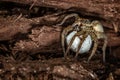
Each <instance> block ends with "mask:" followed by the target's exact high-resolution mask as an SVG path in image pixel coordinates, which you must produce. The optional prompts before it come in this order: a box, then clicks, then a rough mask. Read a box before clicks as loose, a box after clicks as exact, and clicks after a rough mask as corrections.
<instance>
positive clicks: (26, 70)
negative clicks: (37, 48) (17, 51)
mask: <svg viewBox="0 0 120 80" xmlns="http://www.w3.org/2000/svg"><path fill="white" fill-rule="evenodd" d="M0 65H1V68H0V79H1V80H15V79H16V80H18V79H20V80H36V79H37V80H50V79H54V80H61V79H65V80H68V79H72V80H78V79H81V80H86V79H87V80H96V79H97V76H96V75H95V74H94V73H92V72H90V71H87V70H86V69H84V68H83V67H82V66H81V64H80V63H78V62H77V63H76V62H70V63H67V62H65V61H64V59H61V58H60V59H59V58H58V59H53V60H49V61H44V62H42V61H37V62H36V61H31V62H29V61H26V62H15V61H10V60H7V59H6V60H4V59H2V61H1V60H0ZM68 66H69V67H68Z"/></svg>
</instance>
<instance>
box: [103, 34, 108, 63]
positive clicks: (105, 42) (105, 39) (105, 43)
mask: <svg viewBox="0 0 120 80" xmlns="http://www.w3.org/2000/svg"><path fill="white" fill-rule="evenodd" d="M107 43H108V42H107V36H105V38H104V44H103V47H102V51H103V62H105V51H106V47H107Z"/></svg>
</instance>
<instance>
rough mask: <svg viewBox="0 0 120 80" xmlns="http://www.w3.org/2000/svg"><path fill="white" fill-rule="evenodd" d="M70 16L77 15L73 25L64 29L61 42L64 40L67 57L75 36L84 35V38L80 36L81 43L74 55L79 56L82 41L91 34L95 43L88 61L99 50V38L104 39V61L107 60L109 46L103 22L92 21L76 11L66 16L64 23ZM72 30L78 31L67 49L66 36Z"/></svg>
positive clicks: (63, 47)
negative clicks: (80, 15)
mask: <svg viewBox="0 0 120 80" xmlns="http://www.w3.org/2000/svg"><path fill="white" fill-rule="evenodd" d="M69 17H75V22H74V23H73V24H72V25H70V26H68V27H66V28H65V29H64V30H63V31H62V35H61V42H62V49H63V52H64V57H65V58H66V57H67V54H68V52H69V50H70V48H71V45H72V43H73V41H74V40H75V38H76V37H79V38H80V36H81V35H82V38H80V39H81V41H80V44H79V46H78V48H77V51H76V54H75V57H74V58H77V56H78V54H80V51H79V50H80V48H81V45H82V43H83V42H84V40H85V38H86V37H87V36H88V35H90V36H91V39H92V41H93V42H94V44H93V49H92V52H91V54H90V56H89V58H88V62H89V61H90V60H91V58H92V57H93V55H94V54H95V52H96V50H97V47H98V40H99V39H103V40H104V44H103V47H102V51H103V61H104V62H105V50H106V46H107V37H106V35H105V33H104V30H103V26H102V24H101V23H100V22H99V21H97V20H94V21H92V22H91V21H90V20H89V19H84V18H80V17H79V16H78V14H75V13H73V14H70V15H68V16H66V17H65V18H64V19H63V21H62V23H63V22H65V20H66V19H68V18H69ZM72 31H76V32H77V33H75V35H74V36H73V37H72V39H71V40H70V43H69V44H68V47H67V49H66V50H65V41H66V37H67V36H68V33H70V32H72ZM86 46H87V45H86Z"/></svg>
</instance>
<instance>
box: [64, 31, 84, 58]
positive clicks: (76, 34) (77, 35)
mask: <svg viewBox="0 0 120 80" xmlns="http://www.w3.org/2000/svg"><path fill="white" fill-rule="evenodd" d="M82 34H84V32H83V31H80V32H77V33H75V35H74V36H73V37H72V39H71V40H70V43H69V44H68V47H67V50H66V52H65V57H66V56H67V54H68V52H69V50H70V48H71V45H72V44H73V42H74V40H75V38H76V37H80V35H82ZM83 41H84V38H83V40H81V41H80V44H81V45H82V43H83ZM78 53H79V49H78ZM78 53H77V55H78ZM77 55H76V57H77Z"/></svg>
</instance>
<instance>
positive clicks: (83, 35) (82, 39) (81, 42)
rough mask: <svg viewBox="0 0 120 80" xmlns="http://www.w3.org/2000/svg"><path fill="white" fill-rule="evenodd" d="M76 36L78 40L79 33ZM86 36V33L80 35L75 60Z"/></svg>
mask: <svg viewBox="0 0 120 80" xmlns="http://www.w3.org/2000/svg"><path fill="white" fill-rule="evenodd" d="M77 34H78V36H79V38H80V36H81V33H77ZM87 36H88V34H87V33H85V34H82V38H80V40H81V41H80V44H79V46H78V48H77V51H76V55H75V57H74V58H75V59H76V58H77V56H78V54H79V53H80V52H79V51H80V49H81V47H82V44H83V42H84V41H85V39H86V38H87Z"/></svg>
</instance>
